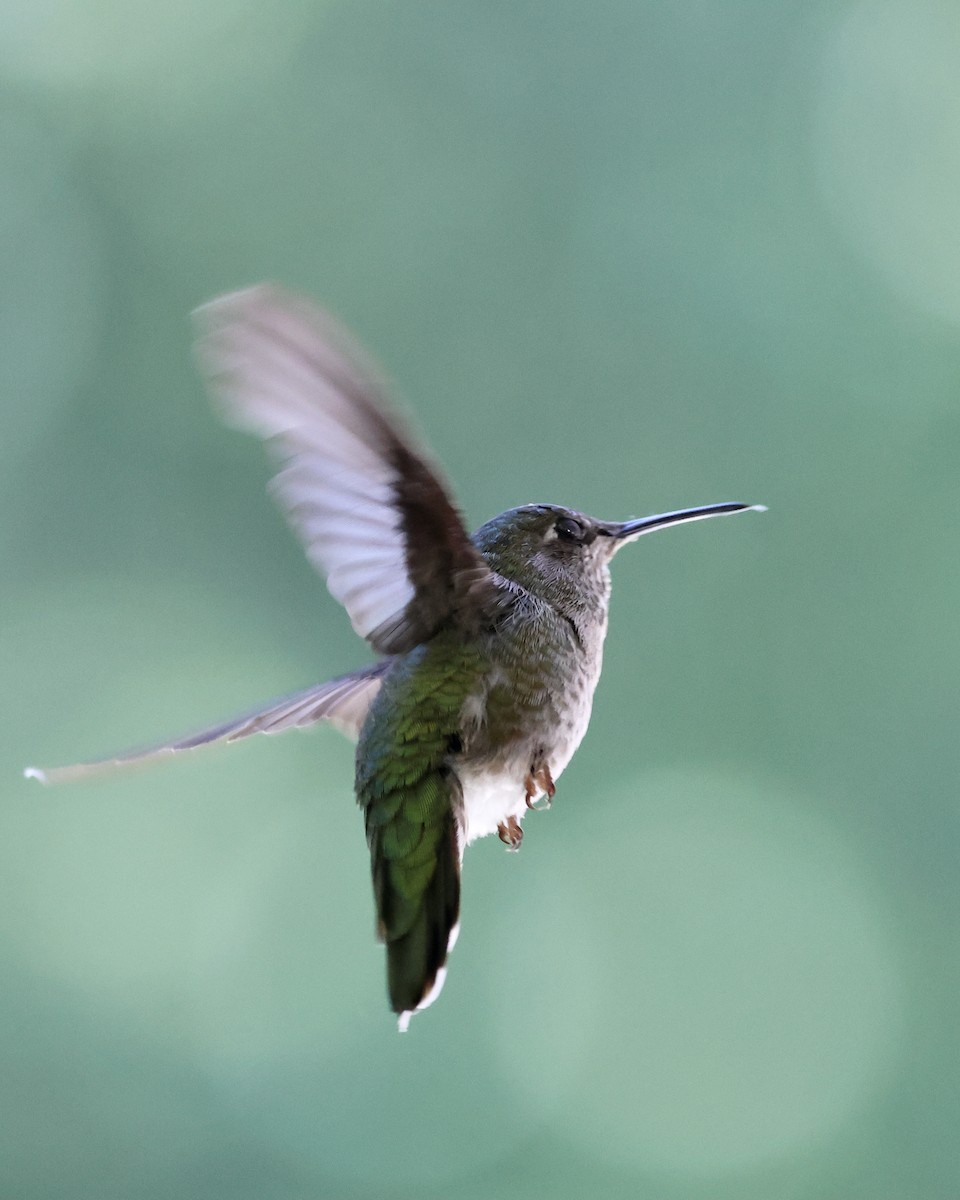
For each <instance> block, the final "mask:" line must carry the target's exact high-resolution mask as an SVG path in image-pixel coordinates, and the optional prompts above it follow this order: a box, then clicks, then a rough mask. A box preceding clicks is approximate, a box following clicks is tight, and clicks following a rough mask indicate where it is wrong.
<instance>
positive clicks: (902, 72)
mask: <svg viewBox="0 0 960 1200" xmlns="http://www.w3.org/2000/svg"><path fill="white" fill-rule="evenodd" d="M958 62H960V10H958V9H957V6H956V5H955V4H952V3H950V2H949V0H916V2H912V0H910V2H904V0H861V2H860V3H858V4H856V5H854V6H853V7H851V8H849V9H846V10H842V11H841V15H840V18H839V20H838V22H837V25H836V28H835V29H834V31H833V33H832V36H831V38H830V40H829V43H828V45H827V47H826V51H825V54H824V56H823V61H822V64H821V67H820V71H819V88H820V90H819V95H818V96H817V98H816V107H815V124H814V134H815V137H816V152H817V166H818V169H819V179H820V186H821V188H822V190H823V194H824V196H825V197H826V198H827V200H828V201H829V203H830V205H831V207H832V208H833V210H834V212H835V213H836V215H837V218H838V219H839V221H840V223H841V226H842V228H843V230H844V231H845V233H846V235H847V236H848V237H849V239H850V241H851V243H852V244H853V245H854V246H855V247H856V248H857V250H858V251H859V252H860V253H861V254H863V255H864V256H865V257H866V258H867V260H868V261H869V262H870V264H871V266H873V267H874V268H875V269H876V270H878V271H879V272H880V274H881V275H882V276H883V278H884V280H885V281H886V283H887V284H888V285H889V286H890V287H891V288H893V289H894V291H895V292H897V293H898V294H900V295H902V296H903V297H904V298H905V299H907V300H909V301H910V302H912V303H913V304H916V305H917V306H919V307H920V308H921V309H922V310H924V311H926V312H930V313H933V314H935V315H937V316H939V317H942V318H943V319H945V320H948V321H951V322H953V323H956V322H957V321H960V243H958V239H957V196H958V194H960V140H958V137H957V130H958V129H960V71H958V69H957V64H958Z"/></svg>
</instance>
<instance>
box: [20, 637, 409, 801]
mask: <svg viewBox="0 0 960 1200" xmlns="http://www.w3.org/2000/svg"><path fill="white" fill-rule="evenodd" d="M389 666H390V660H389V659H384V660H383V661H382V662H378V663H374V664H373V665H372V666H370V667H366V668H364V669H362V670H360V671H354V672H352V673H351V674H349V675H341V676H339V677H338V678H337V679H331V680H329V681H328V682H327V683H318V684H314V685H313V687H308V688H304V690H303V691H300V692H294V693H293V694H292V695H290V696H284V697H282V699H279V700H272V701H271V702H270V703H269V704H266V705H261V706H260V707H259V708H255V709H253V710H252V711H251V712H246V713H244V714H243V715H242V716H239V717H234V719H233V720H231V721H225V722H223V723H222V724H220V725H213V726H211V727H210V728H208V729H201V730H200V731H199V732H197V733H191V734H187V735H186V736H184V737H179V738H174V739H171V740H169V741H165V742H160V743H158V744H157V745H155V746H148V747H146V748H144V749H138V750H129V751H126V752H125V753H123V754H117V755H115V756H114V757H112V758H104V759H99V760H97V761H96V762H87V763H76V764H75V765H73V766H70V767H52V768H50V769H49V770H44V769H42V768H40V767H28V768H27V769H26V770H25V771H24V775H26V776H27V778H29V779H39V780H40V782H41V783H72V782H73V781H74V780H76V779H86V778H89V777H90V776H93V775H99V774H102V773H104V772H106V771H109V770H111V769H112V768H114V767H125V766H133V765H135V764H137V763H141V762H149V761H150V760H151V759H156V758H166V757H167V756H169V755H172V754H179V753H181V752H182V751H184V750H194V749H196V748H197V747H199V746H209V745H212V744H213V743H214V742H236V741H239V740H240V739H241V738H245V737H249V736H250V735H251V734H253V733H282V732H283V731H284V730H286V729H304V728H306V727H307V726H308V725H314V724H316V722H317V721H329V722H330V724H331V725H333V726H335V727H336V728H337V729H339V730H340V731H341V733H345V734H346V735H347V736H348V737H357V736H358V734H359V732H360V727H361V726H362V725H363V722H364V720H365V719H366V715H367V712H368V710H369V708H370V705H371V704H372V703H373V700H374V697H375V696H376V694H377V692H378V691H379V690H380V684H381V682H382V679H383V675H384V672H385V671H386V670H387V668H388V667H389Z"/></svg>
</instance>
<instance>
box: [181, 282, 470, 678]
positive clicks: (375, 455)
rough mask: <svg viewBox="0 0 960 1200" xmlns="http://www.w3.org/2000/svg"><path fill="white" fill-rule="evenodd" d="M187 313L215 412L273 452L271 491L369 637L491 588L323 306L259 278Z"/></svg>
mask: <svg viewBox="0 0 960 1200" xmlns="http://www.w3.org/2000/svg"><path fill="white" fill-rule="evenodd" d="M196 316H197V322H198V325H199V328H200V335H201V336H200V340H199V343H198V355H199V359H200V362H201V365H202V367H203V369H204V372H205V374H206V377H207V380H208V382H209V385H210V387H211V389H212V391H213V392H214V394H215V395H216V396H217V398H218V399H219V401H220V403H221V406H222V409H223V412H224V415H225V417H226V419H227V420H228V421H229V422H230V423H232V424H235V425H237V426H239V427H240V428H242V429H244V430H246V431H248V432H252V433H255V434H257V435H258V436H259V437H261V438H263V439H264V440H265V441H266V442H267V444H268V446H269V447H270V449H271V451H272V452H273V453H274V455H275V457H276V458H277V459H278V460H279V462H280V464H281V466H282V470H281V471H280V473H279V475H277V477H276V479H275V480H274V482H273V485H272V488H273V491H274V494H275V495H276V497H277V499H278V500H279V502H280V504H281V506H282V507H283V508H284V510H285V511H286V514H287V517H288V519H289V521H290V523H291V525H292V526H293V528H294V530H295V531H296V532H297V534H298V535H299V536H300V538H301V539H302V541H303V543H304V545H305V547H306V550H307V555H308V557H309V558H310V560H311V562H312V563H313V564H314V565H315V566H316V567H318V568H319V569H320V571H321V572H322V573H323V574H324V575H325V576H326V577H327V586H328V587H329V589H330V591H331V593H332V594H333V596H334V597H335V598H336V599H337V600H339V601H340V603H341V604H343V606H344V607H345V608H346V610H347V612H348V613H349V615H350V619H351V621H352V622H353V627H354V629H356V631H357V633H359V634H360V635H361V636H362V637H365V638H367V640H368V641H369V642H370V643H371V644H372V646H373V647H374V649H376V650H377V651H379V652H380V653H383V654H398V653H401V652H402V651H404V650H408V649H410V648H411V647H413V646H415V645H417V644H418V643H420V642H422V641H424V640H425V639H427V638H429V637H430V636H431V635H432V634H433V633H434V632H435V631H436V629H437V628H438V627H439V626H440V625H441V624H442V623H443V622H444V621H445V620H447V619H448V618H449V617H450V616H451V615H453V614H455V613H457V612H458V611H460V612H464V611H466V610H468V609H469V608H470V606H471V605H476V604H478V603H479V602H480V600H481V598H482V596H483V595H484V594H485V592H486V590H488V589H491V590H492V587H493V583H492V575H491V572H490V570H489V568H488V566H487V564H486V562H485V560H484V559H483V557H482V555H481V554H480V552H479V551H478V550H477V549H476V548H475V546H474V545H473V543H472V542H471V541H470V539H469V537H468V535H467V532H466V530H465V529H464V527H463V522H462V521H461V519H460V515H459V513H458V512H457V510H456V509H455V508H454V506H453V503H452V502H451V499H450V496H449V494H448V492H447V489H446V487H445V485H444V484H443V483H442V482H441V480H440V478H439V476H438V474H437V472H436V471H435V470H434V468H432V467H431V466H430V465H429V464H428V463H427V462H426V461H425V460H424V459H423V458H422V457H421V455H420V454H419V453H418V452H417V451H416V450H415V449H414V448H413V445H412V443H411V441H410V439H409V438H408V436H407V434H406V432H405V431H404V430H403V428H402V426H401V424H400V422H399V421H398V419H397V417H396V416H395V414H393V413H392V412H391V411H390V409H389V407H388V405H387V404H386V402H385V400H384V398H383V392H382V388H381V386H380V384H379V383H378V382H377V380H376V376H375V375H374V373H373V372H372V371H371V370H370V369H369V368H367V367H366V366H364V365H363V358H362V355H361V353H360V351H359V350H357V349H356V348H355V347H353V346H352V345H351V343H350V341H349V340H348V338H347V336H346V335H345V334H344V333H343V332H342V331H341V330H340V329H339V328H338V326H337V325H336V324H335V323H334V321H333V320H332V318H331V317H329V316H328V315H327V314H326V313H324V312H323V311H322V310H320V309H319V308H316V307H315V306H314V305H312V304H311V303H310V302H309V301H307V300H304V299H302V298H301V297H299V296H294V295H292V294H290V293H287V292H284V291H283V290H281V289H280V288H277V287H274V286H268V285H262V286H259V287H255V288H250V289H249V290H247V291H243V292H235V293H232V294H230V295H227V296H223V297H221V298H220V299H218V300H214V301H213V302H212V303H210V304H207V305H205V306H204V307H203V308H201V309H199V310H198V312H197V314H196Z"/></svg>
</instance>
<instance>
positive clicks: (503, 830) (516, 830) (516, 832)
mask: <svg viewBox="0 0 960 1200" xmlns="http://www.w3.org/2000/svg"><path fill="white" fill-rule="evenodd" d="M497 833H498V834H499V835H500V841H501V842H503V843H504V844H505V845H506V847H507V849H508V850H519V849H520V843H521V842H522V841H523V830H522V829H521V828H520V822H519V821H518V820H517V818H516V817H507V819H506V820H505V821H501V822H500V824H499V825H498V826H497Z"/></svg>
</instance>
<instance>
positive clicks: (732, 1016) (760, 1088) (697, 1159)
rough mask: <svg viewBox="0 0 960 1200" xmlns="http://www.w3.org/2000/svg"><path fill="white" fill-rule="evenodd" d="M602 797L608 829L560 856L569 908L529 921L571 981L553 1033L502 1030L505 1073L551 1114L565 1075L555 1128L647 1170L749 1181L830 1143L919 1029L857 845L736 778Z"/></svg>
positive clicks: (553, 991) (551, 1015) (635, 787)
mask: <svg viewBox="0 0 960 1200" xmlns="http://www.w3.org/2000/svg"><path fill="white" fill-rule="evenodd" d="M592 804H593V809H592V812H593V817H594V819H593V820H592V821H591V823H590V833H589V837H586V838H580V839H579V841H577V842H576V844H573V843H571V845H570V846H569V848H568V850H567V853H566V855H565V856H564V857H562V858H561V859H560V860H559V861H553V863H552V864H551V865H552V867H553V871H554V873H555V882H554V888H553V891H554V894H555V893H557V892H562V894H563V901H562V904H560V905H558V906H557V908H556V910H554V907H553V904H554V897H553V895H550V894H545V895H544V899H543V902H542V907H541V909H540V911H539V912H538V911H537V910H534V909H533V908H532V906H531V911H530V924H532V926H533V928H532V929H531V928H530V927H529V925H528V928H527V933H528V935H530V938H531V940H532V941H535V942H540V941H541V940H544V941H545V944H546V945H548V946H550V947H552V949H553V955H554V977H553V979H552V980H549V979H546V978H544V979H542V980H541V981H540V984H539V994H540V995H541V996H542V997H543V1003H542V1005H541V1006H538V1008H537V1010H536V1011H535V1012H531V1013H529V1014H527V1016H528V1020H527V1021H526V1022H524V1026H523V1028H524V1029H525V1028H526V1026H528V1025H529V1026H536V1027H537V1028H542V1027H543V1026H544V1025H545V1026H546V1028H547V1029H548V1030H549V1036H548V1037H545V1038H541V1037H539V1036H538V1037H534V1038H533V1039H532V1040H528V1039H527V1038H526V1036H525V1035H523V1036H518V1037H517V1038H516V1039H515V1040H514V1041H511V1042H507V1043H506V1044H504V1042H503V1039H499V1040H498V1039H496V1038H495V1039H494V1043H495V1045H497V1046H500V1045H504V1046H505V1049H507V1050H509V1053H504V1054H502V1055H501V1065H502V1069H503V1071H504V1073H505V1075H506V1076H507V1077H508V1078H509V1079H511V1080H512V1082H513V1084H514V1086H515V1087H516V1088H517V1089H518V1090H519V1091H520V1093H521V1094H522V1095H524V1096H525V1097H526V1098H527V1099H528V1101H529V1103H530V1104H531V1105H534V1106H536V1111H542V1110H543V1096H544V1092H545V1088H544V1086H543V1085H544V1082H546V1083H548V1085H549V1088H548V1089H547V1090H549V1091H550V1092H551V1093H552V1094H553V1096H554V1101H555V1112H554V1115H553V1117H552V1119H551V1128H552V1129H553V1131H554V1132H555V1133H556V1132H558V1131H562V1134H563V1135H564V1136H569V1138H570V1139H571V1140H572V1141H574V1142H576V1143H579V1144H580V1145H581V1146H582V1147H583V1149H585V1150H587V1151H588V1152H591V1153H593V1154H595V1155H596V1156H598V1157H600V1158H602V1159H603V1160H604V1161H606V1162H611V1163H619V1164H620V1165H622V1166H624V1167H627V1168H631V1169H641V1170H645V1171H651V1172H659V1173H665V1174H677V1175H702V1176H707V1175H713V1174H717V1173H723V1172H727V1171H736V1170H743V1169H750V1168H752V1167H755V1166H757V1165H760V1164H763V1163H766V1162H769V1161H775V1160H778V1159H781V1158H783V1157H784V1156H786V1155H789V1154H791V1153H794V1152H796V1151H798V1150H801V1149H803V1148H804V1147H806V1146H808V1145H809V1144H811V1143H813V1142H815V1141H817V1140H819V1139H821V1138H823V1137H824V1136H829V1135H830V1134H831V1133H832V1132H834V1131H835V1130H836V1129H837V1127H838V1126H840V1125H841V1124H842V1123H843V1122H844V1121H845V1120H846V1119H847V1117H848V1116H849V1115H850V1114H851V1113H852V1112H853V1111H855V1110H856V1109H857V1107H858V1105H860V1104H861V1103H862V1102H863V1101H864V1100H865V1098H866V1097H868V1096H869V1095H870V1094H871V1093H872V1092H873V1090H874V1089H875V1088H876V1087H877V1086H878V1081H879V1080H880V1079H881V1078H882V1076H883V1072H884V1069H885V1068H886V1067H887V1066H888V1065H889V1063H890V1061H891V1058H892V1055H893V1052H894V1047H895V1045H896V1039H897V1031H898V1026H899V1019H900V978H899V973H898V968H897V956H896V953H895V948H894V935H893V931H892V930H891V928H890V926H889V924H888V922H887V919H886V917H885V915H884V913H883V912H882V910H881V909H880V908H879V907H878V906H877V902H876V901H875V899H874V896H873V892H872V889H871V888H870V886H868V884H867V883H866V882H865V879H864V875H863V871H862V868H861V866H860V864H859V863H858V861H857V857H856V855H855V853H853V851H852V850H851V849H850V848H849V847H848V846H846V845H845V844H844V842H843V840H842V838H840V837H839V835H838V834H837V832H836V831H835V830H834V829H833V828H832V827H831V826H830V825H829V824H827V823H825V822H823V821H821V820H819V819H817V818H816V817H815V816H814V815H813V814H812V813H811V811H810V809H809V808H805V807H803V806H801V805H800V804H798V803H796V802H795V801H794V799H793V798H792V797H791V796H790V795H789V793H785V792H783V791H782V790H779V789H777V788H775V787H771V786H760V785H757V784H754V783H748V782H744V781H740V780H737V779H735V778H732V777H730V776H726V775H723V774H711V773H709V772H698V771H688V772H680V771H678V772H671V773H650V774H646V775H642V776H640V777H638V778H637V780H636V782H635V783H633V784H628V785H623V784H621V785H620V786H619V787H617V788H613V789H610V790H609V791H607V792H604V793H603V794H598V795H596V796H594V797H593V800H592ZM598 814H602V822H601V821H600V820H598V819H597V815H598ZM573 907H577V908H578V909H579V911H580V917H579V920H578V922H577V923H576V924H575V925H574V926H572V927H569V928H568V927H566V925H565V921H564V919H563V917H564V914H565V912H566V911H567V910H568V909H571V908H573ZM553 911H556V913H557V916H558V921H557V923H556V927H555V928H554V927H553V925H554V922H553V919H552V917H546V918H544V917H542V916H541V915H540V914H541V913H542V912H546V913H551V912H553ZM584 928H586V930H587V931H588V936H590V940H589V941H588V942H587V943H583V942H582V941H580V940H579V939H580V938H582V936H583V935H584ZM551 930H552V932H551ZM591 931H592V936H591ZM584 978H586V979H587V983H586V984H585V982H584ZM571 994H572V995H573V997H574V999H573V1001H572V1002H571V1001H570V999H569V998H570V996H571ZM551 1047H552V1048H553V1049H551Z"/></svg>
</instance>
